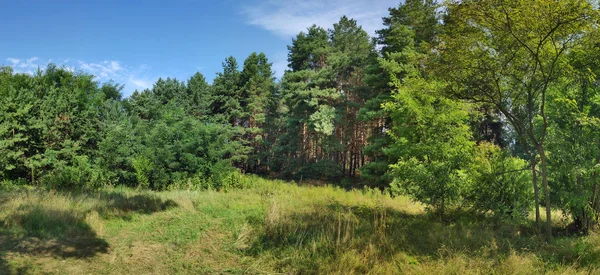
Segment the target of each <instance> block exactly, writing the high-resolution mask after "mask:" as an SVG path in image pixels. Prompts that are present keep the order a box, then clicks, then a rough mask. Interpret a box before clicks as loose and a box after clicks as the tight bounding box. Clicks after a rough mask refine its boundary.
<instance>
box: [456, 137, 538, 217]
mask: <svg viewBox="0 0 600 275" xmlns="http://www.w3.org/2000/svg"><path fill="white" fill-rule="evenodd" d="M468 173H469V180H468V181H466V182H465V183H466V185H465V188H464V190H463V196H464V200H465V204H467V205H469V206H470V208H471V210H472V211H475V212H478V213H486V212H491V213H492V214H493V215H494V216H496V217H499V218H512V219H514V220H521V221H522V220H524V219H526V218H527V216H528V215H529V211H530V210H531V207H532V206H533V204H532V201H533V190H532V189H533V187H532V185H531V170H530V169H529V166H528V164H527V162H526V161H524V160H522V159H520V158H515V157H512V156H510V154H509V152H507V151H506V150H502V149H501V148H500V147H498V146H497V145H494V144H491V143H487V142H482V143H480V144H479V145H478V146H477V148H476V150H475V154H474V156H473V161H472V162H471V165H470V167H469V169H468Z"/></svg>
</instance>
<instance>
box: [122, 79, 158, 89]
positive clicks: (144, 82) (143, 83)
mask: <svg viewBox="0 0 600 275" xmlns="http://www.w3.org/2000/svg"><path fill="white" fill-rule="evenodd" d="M127 83H128V84H129V85H130V86H131V87H132V88H134V89H135V90H144V89H150V88H152V84H153V83H154V81H153V80H150V79H144V78H141V77H138V76H135V75H130V76H129V78H128V79H127ZM126 85H127V84H126Z"/></svg>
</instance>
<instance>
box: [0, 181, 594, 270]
mask: <svg viewBox="0 0 600 275" xmlns="http://www.w3.org/2000/svg"><path fill="white" fill-rule="evenodd" d="M243 180H244V181H245V182H246V185H247V186H250V187H248V188H246V189H235V190H229V191H228V192H216V191H166V192H150V191H135V190H132V189H125V188H104V189H102V190H100V191H97V192H60V191H47V190H43V189H36V188H28V189H27V188H25V189H18V190H12V191H3V192H0V274H40V273H41V274H207V273H210V274H215V273H216V274H231V273H233V274H241V273H248V274H263V273H268V274H272V273H285V274H288V273H294V274H295V273H309V274H322V273H333V274H364V273H373V274H541V273H547V274H600V235H590V236H586V237H569V236H558V237H557V238H555V240H554V242H553V244H551V245H547V244H544V243H543V242H542V241H541V240H539V239H538V237H536V235H535V234H534V233H533V231H534V230H532V224H533V222H532V221H530V222H529V223H528V224H526V225H511V224H498V223H496V222H494V221H490V220H487V219H485V218H476V217H470V216H466V215H463V214H459V213H457V214H454V215H453V216H452V219H451V221H444V222H441V221H439V220H437V219H436V218H435V217H431V216H429V215H427V214H426V213H425V212H424V209H423V207H422V206H421V205H419V204H417V203H414V202H411V201H410V200H408V199H406V198H402V197H399V198H390V197H389V196H386V195H382V194H381V193H379V192H376V191H358V190H354V191H345V190H343V189H339V188H334V187H330V186H318V187H317V186H297V185H294V184H289V183H284V182H280V181H268V180H263V179H260V178H257V177H246V178H244V179H243ZM556 221H557V224H556V227H557V229H559V228H561V227H563V226H564V223H565V221H562V223H561V220H560V219H558V217H557V219H556Z"/></svg>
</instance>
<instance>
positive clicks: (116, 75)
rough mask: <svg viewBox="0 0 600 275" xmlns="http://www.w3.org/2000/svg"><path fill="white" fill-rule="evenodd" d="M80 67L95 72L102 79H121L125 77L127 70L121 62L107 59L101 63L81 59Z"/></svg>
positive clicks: (88, 71)
mask: <svg viewBox="0 0 600 275" xmlns="http://www.w3.org/2000/svg"><path fill="white" fill-rule="evenodd" d="M79 67H80V68H81V69H82V70H83V71H85V72H87V73H90V74H93V75H94V76H95V77H96V78H97V80H100V81H108V80H111V79H112V80H117V79H121V78H122V77H123V75H122V74H123V73H125V72H126V71H127V70H126V69H125V68H124V67H123V66H121V63H119V62H118V61H114V60H111V61H108V60H106V61H103V62H100V63H87V62H85V61H81V60H79Z"/></svg>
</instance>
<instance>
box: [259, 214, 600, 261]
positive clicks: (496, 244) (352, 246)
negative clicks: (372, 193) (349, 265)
mask: <svg viewBox="0 0 600 275" xmlns="http://www.w3.org/2000/svg"><path fill="white" fill-rule="evenodd" d="M453 215H454V216H453V217H450V220H452V221H446V222H441V221H439V219H437V218H436V217H433V216H431V215H427V214H410V213H406V212H402V211H398V210H395V209H390V208H376V207H375V208H374V207H366V206H360V207H356V206H353V207H345V206H342V205H340V204H337V203H331V204H326V205H317V206H315V207H314V208H313V209H311V210H310V211H305V212H293V213H290V214H288V215H285V214H279V215H276V216H274V218H272V219H269V217H267V218H266V219H265V222H264V232H263V234H262V235H261V236H260V237H259V238H258V239H257V240H256V241H255V242H254V243H253V245H252V247H251V248H250V249H249V250H248V252H249V253H250V254H253V255H257V254H259V253H262V251H270V252H271V253H272V255H282V256H281V257H286V256H285V255H294V257H295V258H294V261H296V263H294V264H293V266H305V267H306V270H318V268H319V266H318V263H319V262H323V259H327V258H329V259H330V260H335V259H337V258H339V257H341V256H342V255H343V254H344V253H346V252H351V251H354V252H355V253H359V254H361V253H363V254H361V255H368V256H365V257H370V259H369V260H368V261H367V262H371V263H377V262H378V261H379V260H385V261H397V260H398V257H401V258H402V257H403V258H405V259H407V260H406V261H407V263H410V261H412V260H413V259H414V260H415V261H417V260H416V259H429V260H431V259H432V260H438V259H447V258H448V257H451V256H454V255H456V254H460V255H463V256H466V257H469V258H472V257H477V258H480V259H485V260H498V259H506V258H507V257H508V256H509V255H511V254H513V253H516V254H534V255H535V256H536V257H537V258H539V259H541V260H542V261H543V262H545V263H547V264H558V265H564V264H566V265H577V266H580V267H595V268H598V267H600V248H598V247H597V244H598V243H600V241H597V242H598V243H589V242H585V241H582V240H583V239H581V238H573V237H564V236H562V237H557V238H555V240H554V243H553V244H551V245H547V244H545V243H544V242H543V241H542V240H541V239H540V238H539V237H538V236H537V235H536V234H535V230H534V228H533V225H532V224H528V225H515V224H512V225H511V224H499V223H496V222H494V221H492V220H489V219H485V218H482V217H473V216H470V215H468V214H465V213H455V214H453ZM599 240H600V238H599ZM394 257H396V258H394ZM290 258H291V257H290ZM298 261H300V263H298ZM288 264H289V266H292V264H291V263H288ZM283 265H286V264H285V263H283Z"/></svg>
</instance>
